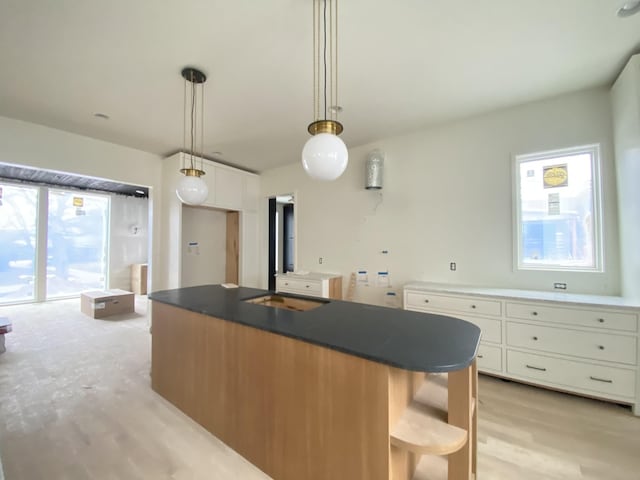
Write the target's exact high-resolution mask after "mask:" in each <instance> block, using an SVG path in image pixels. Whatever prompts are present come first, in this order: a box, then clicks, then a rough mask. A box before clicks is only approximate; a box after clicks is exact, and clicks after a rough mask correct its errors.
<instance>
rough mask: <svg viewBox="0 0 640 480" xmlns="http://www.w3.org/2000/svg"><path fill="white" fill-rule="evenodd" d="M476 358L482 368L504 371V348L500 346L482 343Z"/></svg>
mask: <svg viewBox="0 0 640 480" xmlns="http://www.w3.org/2000/svg"><path fill="white" fill-rule="evenodd" d="M476 359H477V364H478V368H479V369H480V370H491V371H495V372H502V349H501V348H500V347H493V346H490V345H485V344H483V343H481V344H480V347H479V348H478V356H477V357H476Z"/></svg>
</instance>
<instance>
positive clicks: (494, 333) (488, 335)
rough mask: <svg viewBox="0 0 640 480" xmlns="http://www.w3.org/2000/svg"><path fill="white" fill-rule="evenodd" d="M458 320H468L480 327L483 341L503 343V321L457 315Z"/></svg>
mask: <svg viewBox="0 0 640 480" xmlns="http://www.w3.org/2000/svg"><path fill="white" fill-rule="evenodd" d="M455 317H456V318H459V319H461V320H466V321H467V322H471V323H473V324H474V325H477V326H478V327H480V330H482V341H483V342H492V343H502V321H501V320H496V319H495V318H483V317H471V316H468V315H455Z"/></svg>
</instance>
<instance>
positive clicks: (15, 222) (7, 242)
mask: <svg viewBox="0 0 640 480" xmlns="http://www.w3.org/2000/svg"><path fill="white" fill-rule="evenodd" d="M37 209H38V189H37V188H36V187H28V186H23V185H12V184H7V183H0V304H1V303H10V302H19V301H27V300H33V299H34V298H35V285H34V281H35V274H36V270H35V265H36V235H37V231H36V225H37Z"/></svg>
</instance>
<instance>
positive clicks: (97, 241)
mask: <svg viewBox="0 0 640 480" xmlns="http://www.w3.org/2000/svg"><path fill="white" fill-rule="evenodd" d="M109 206H110V197H109V196H107V195H102V194H93V193H87V192H78V191H72V190H62V189H53V188H51V189H50V188H47V187H44V186H39V187H36V186H28V185H21V184H12V183H4V182H2V183H0V305H1V304H8V303H16V302H25V301H33V300H36V301H40V300H45V299H50V298H62V297H69V296H73V295H77V294H79V293H80V292H81V291H83V290H103V289H104V288H105V286H106V276H107V268H108V264H107V238H108V235H107V234H108V223H109ZM41 217H47V218H45V219H41ZM45 246H46V263H45V262H42V263H39V262H37V261H36V259H37V258H39V254H38V252H39V251H40V250H41V249H43V248H44V247H45ZM43 258H44V256H43Z"/></svg>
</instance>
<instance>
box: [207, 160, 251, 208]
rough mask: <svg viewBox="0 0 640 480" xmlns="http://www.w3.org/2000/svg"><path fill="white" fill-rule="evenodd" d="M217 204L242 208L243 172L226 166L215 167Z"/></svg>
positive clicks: (217, 205)
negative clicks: (228, 168)
mask: <svg viewBox="0 0 640 480" xmlns="http://www.w3.org/2000/svg"><path fill="white" fill-rule="evenodd" d="M215 171H216V174H215V192H214V195H215V199H216V201H215V205H216V207H219V208H228V209H230V210H242V198H243V196H244V187H243V181H242V180H243V174H242V173H241V172H234V171H233V170H227V169H226V168H221V167H216V169H215Z"/></svg>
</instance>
